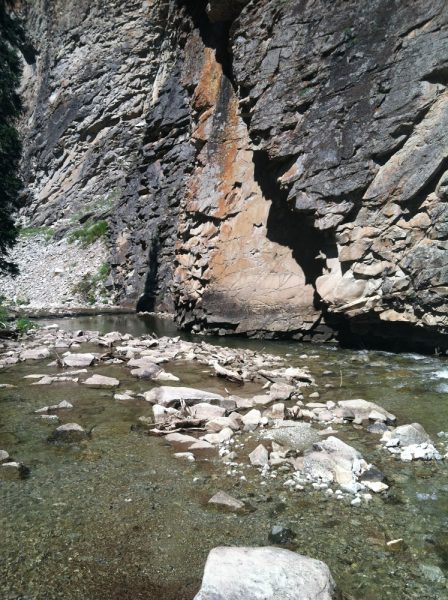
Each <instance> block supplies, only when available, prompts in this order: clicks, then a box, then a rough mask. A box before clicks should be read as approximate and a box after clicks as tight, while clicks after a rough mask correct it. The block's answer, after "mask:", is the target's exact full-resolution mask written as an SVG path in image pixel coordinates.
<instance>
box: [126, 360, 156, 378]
mask: <svg viewBox="0 0 448 600" xmlns="http://www.w3.org/2000/svg"><path fill="white" fill-rule="evenodd" d="M161 372H162V369H161V368H160V367H159V365H156V364H155V363H151V364H149V363H148V364H147V365H145V366H144V367H138V368H137V369H132V370H131V375H133V376H134V377H138V378H139V379H155V378H156V377H157V376H158V375H159V374H160V373H161Z"/></svg>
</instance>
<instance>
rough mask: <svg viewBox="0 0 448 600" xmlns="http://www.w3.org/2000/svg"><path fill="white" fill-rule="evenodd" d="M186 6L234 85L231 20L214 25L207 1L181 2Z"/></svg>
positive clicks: (187, 0) (206, 45) (206, 44)
mask: <svg viewBox="0 0 448 600" xmlns="http://www.w3.org/2000/svg"><path fill="white" fill-rule="evenodd" d="M179 1H180V3H181V4H183V5H184V6H185V8H186V9H187V11H188V14H189V15H190V17H191V19H192V21H193V24H194V26H195V28H196V29H197V30H198V31H199V34H200V36H201V39H202V42H203V44H204V46H205V47H206V48H212V49H213V50H214V51H215V57H216V61H217V62H218V63H219V64H220V65H221V67H222V72H223V73H224V75H225V76H226V77H227V78H228V80H229V81H230V82H231V83H232V85H233V86H235V84H234V77H233V70H232V56H231V53H230V49H229V35H230V28H231V26H232V21H231V20H226V21H217V22H215V23H212V22H211V21H210V19H209V17H208V15H207V10H206V8H207V0H179Z"/></svg>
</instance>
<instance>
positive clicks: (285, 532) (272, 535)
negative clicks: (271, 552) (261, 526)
mask: <svg viewBox="0 0 448 600" xmlns="http://www.w3.org/2000/svg"><path fill="white" fill-rule="evenodd" d="M295 537H296V534H295V533H294V531H292V530H291V529H289V528H288V527H284V526H283V525H274V526H273V527H272V529H271V531H270V532H269V536H268V539H269V541H270V542H271V544H289V542H292V540H293V539H294V538H295Z"/></svg>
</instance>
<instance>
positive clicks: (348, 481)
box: [303, 436, 368, 492]
mask: <svg viewBox="0 0 448 600" xmlns="http://www.w3.org/2000/svg"><path fill="white" fill-rule="evenodd" d="M367 468H368V465H367V463H366V462H365V461H364V460H363V458H362V456H361V454H360V453H359V452H358V451H357V450H356V449H355V448H353V447H352V446H349V445H348V444H346V443H345V442H342V441H341V440H340V439H338V438H336V437H333V436H330V437H329V438H327V439H326V440H325V441H323V442H319V443H315V444H313V446H312V448H310V449H309V450H308V451H306V452H305V453H304V468H303V470H304V473H305V474H306V475H308V476H309V477H310V479H311V480H312V481H320V482H323V483H332V482H333V481H334V482H336V483H337V484H339V485H340V486H341V487H342V489H345V490H346V491H349V492H354V491H357V486H356V485H354V484H356V480H357V476H359V475H361V474H362V472H363V471H365V470H366V469H367Z"/></svg>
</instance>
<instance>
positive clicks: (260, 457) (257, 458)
mask: <svg viewBox="0 0 448 600" xmlns="http://www.w3.org/2000/svg"><path fill="white" fill-rule="evenodd" d="M249 460H250V464H251V465H253V466H254V467H265V466H266V465H267V464H268V463H269V452H268V451H267V450H266V448H265V447H264V446H263V444H259V445H258V446H257V447H256V448H255V450H253V451H252V452H251V453H250V454H249Z"/></svg>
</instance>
